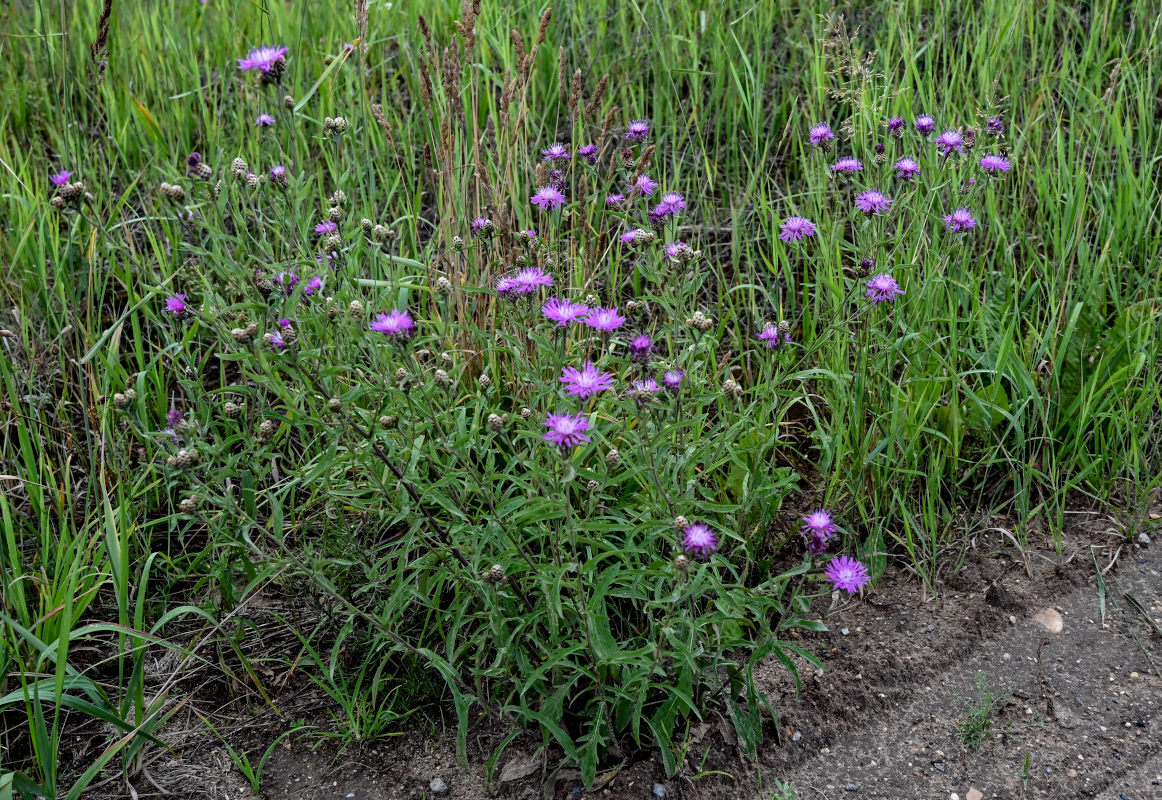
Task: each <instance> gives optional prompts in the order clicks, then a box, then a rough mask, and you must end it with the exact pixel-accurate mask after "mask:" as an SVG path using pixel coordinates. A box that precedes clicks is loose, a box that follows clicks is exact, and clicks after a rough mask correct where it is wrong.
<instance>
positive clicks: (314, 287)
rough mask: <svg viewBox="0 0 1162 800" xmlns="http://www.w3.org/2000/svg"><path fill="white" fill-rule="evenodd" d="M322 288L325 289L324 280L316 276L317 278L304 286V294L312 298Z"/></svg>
mask: <svg viewBox="0 0 1162 800" xmlns="http://www.w3.org/2000/svg"><path fill="white" fill-rule="evenodd" d="M322 288H323V279H322V278H320V277H319V276H318V275H316V276H315V277H313V278H311V279H310V280H309V281H307V282H306V284H305V285H304V286H303V294H304V295H306V296H307V297H310V296H311V295H313V294H314V293H315V292H317V291H319V290H320V289H322Z"/></svg>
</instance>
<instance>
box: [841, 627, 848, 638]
mask: <svg viewBox="0 0 1162 800" xmlns="http://www.w3.org/2000/svg"><path fill="white" fill-rule="evenodd" d="M848 632H849V631H848V630H847V628H844V629H843V630H841V631H840V633H842V634H843V635H844V636H847V634H848Z"/></svg>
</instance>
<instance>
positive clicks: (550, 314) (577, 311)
mask: <svg viewBox="0 0 1162 800" xmlns="http://www.w3.org/2000/svg"><path fill="white" fill-rule="evenodd" d="M541 313H542V314H544V315H545V318H546V319H548V320H550V321H552V322H555V323H557V325H556V327H558V328H563V327H565V326H566V325H568V324H569V323H570V322H577V321H578V320H580V319H581V318H582V317H584V316H585V315H586V314H588V313H589V306H583V305H581V304H580V303H570V302H569V301H568V300H562V299H561V298H559V297H550V298H549V299H548V300H546V301H545V304H544V305H543V306H541Z"/></svg>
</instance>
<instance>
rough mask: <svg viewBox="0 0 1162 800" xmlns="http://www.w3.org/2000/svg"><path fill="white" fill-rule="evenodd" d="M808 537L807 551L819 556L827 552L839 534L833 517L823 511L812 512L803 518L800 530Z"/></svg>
mask: <svg viewBox="0 0 1162 800" xmlns="http://www.w3.org/2000/svg"><path fill="white" fill-rule="evenodd" d="M799 532H800V533H802V534H803V535H804V536H806V537H807V549H808V550H809V551H810V552H812V553H815V554H816V555H818V554H819V553H822V552H825V551H826V550H827V543H828V542H830V541H831V539H832V538H833V537H834V536H835V534H837V533H838V532H839V529H838V528H837V527H835V522H834V521H833V520H832V519H831V515H830V514H828V513H827V512H826V511H824V510H823V509H819V510H818V511H812V512H811V513H810V514H808V515H807V516H805V517H803V527H802V528H800V530H799Z"/></svg>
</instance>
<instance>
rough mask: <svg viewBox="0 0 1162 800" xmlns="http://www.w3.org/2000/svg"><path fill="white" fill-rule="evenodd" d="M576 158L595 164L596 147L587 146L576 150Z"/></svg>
mask: <svg viewBox="0 0 1162 800" xmlns="http://www.w3.org/2000/svg"><path fill="white" fill-rule="evenodd" d="M577 157H578V158H583V159H585V161H587V162H588V163H590V164H596V163H597V145H595V144H587V145H584V146H582V147H578V148H577Z"/></svg>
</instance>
